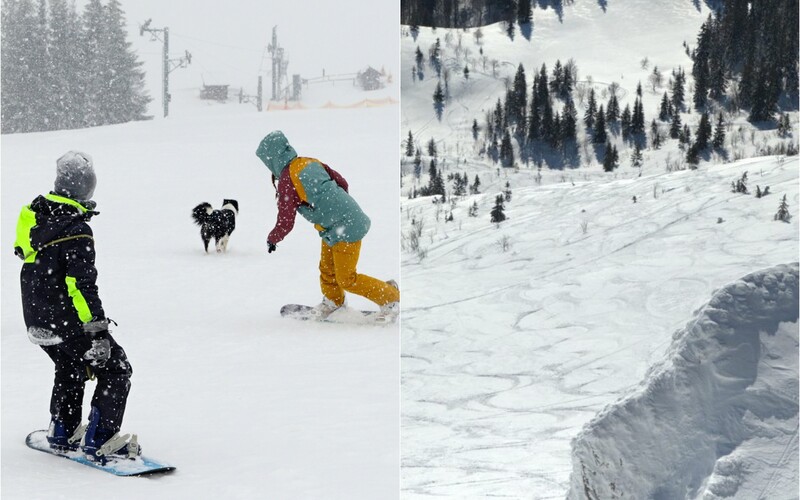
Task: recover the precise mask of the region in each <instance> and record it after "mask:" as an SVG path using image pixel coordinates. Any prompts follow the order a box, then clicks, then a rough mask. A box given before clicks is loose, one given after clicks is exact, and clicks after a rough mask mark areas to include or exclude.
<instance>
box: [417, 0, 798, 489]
mask: <svg viewBox="0 0 800 500" xmlns="http://www.w3.org/2000/svg"><path fill="white" fill-rule="evenodd" d="M708 13H709V12H708V10H707V8H706V7H705V6H704V5H703V4H701V3H699V2H691V1H689V0H687V1H683V0H670V1H667V2H647V1H643V0H641V1H639V0H632V1H630V2H625V3H624V5H622V4H613V3H612V4H610V5H609V4H607V3H606V2H600V3H599V4H598V3H597V2H590V1H580V0H578V1H576V2H574V3H571V4H568V5H564V8H563V12H561V15H559V13H557V12H556V11H553V10H534V22H533V30H532V32H531V33H530V39H528V37H527V36H526V34H525V33H523V32H521V31H520V30H519V28H518V27H517V30H516V35H515V37H514V40H513V41H512V40H510V39H509V37H508V35H507V33H506V30H505V27H504V26H503V25H502V24H498V25H491V26H485V27H482V28H481V33H482V38H481V40H480V43H477V42H476V37H475V33H476V32H477V29H469V30H445V29H441V28H440V29H436V30H435V31H433V30H431V29H429V28H424V27H422V28H420V30H419V33H418V34H417V35H416V39H415V38H414V34H413V33H412V32H411V30H410V29H404V36H403V37H402V41H401V56H402V61H401V69H402V104H401V106H402V121H401V133H402V138H403V139H406V138H407V136H408V132H409V131H411V133H412V135H413V138H414V141H415V144H414V145H415V146H417V147H419V148H420V149H421V150H422V156H421V166H420V167H419V170H420V171H421V172H420V174H421V175H419V177H418V178H417V176H415V174H414V168H415V167H414V164H413V158H411V157H406V156H405V155H404V156H403V159H402V169H403V175H402V178H401V181H402V188H401V194H402V196H403V201H402V202H401V203H402V205H401V207H402V217H401V228H402V242H403V254H402V265H403V285H404V296H403V327H402V328H403V338H402V355H403V361H402V395H403V402H402V409H403V415H402V428H403V435H402V450H403V457H402V466H403V467H402V487H403V491H404V492H405V494H406V495H408V496H409V497H417V496H426V495H443V496H449V497H459V498H463V497H477V496H488V495H498V496H509V497H514V498H520V497H523V498H563V497H564V496H565V495H567V492H568V489H569V487H570V473H571V472H572V470H573V463H572V458H571V441H572V440H573V438H575V436H577V435H578V433H579V432H580V431H581V429H582V428H583V427H584V425H586V424H587V423H588V422H589V421H590V420H591V419H592V418H593V417H594V416H595V415H596V414H597V413H598V412H599V411H601V410H602V409H603V408H604V407H606V406H607V405H609V404H611V403H613V402H614V401H616V400H617V399H619V398H621V397H623V396H625V395H627V394H629V393H630V392H631V391H632V390H634V389H635V388H636V387H638V382H639V381H640V380H642V379H643V378H644V376H645V374H646V373H647V372H648V370H649V369H650V367H651V366H652V365H653V364H654V363H656V362H658V361H659V360H661V359H663V357H664V352H665V350H667V349H668V348H669V346H670V343H671V341H672V339H671V335H672V333H673V332H675V331H676V330H678V329H679V328H680V327H681V326H683V325H684V324H685V323H686V321H687V319H689V318H691V317H692V312H693V311H695V310H697V309H698V308H699V307H700V306H702V305H703V304H705V303H706V302H707V301H708V297H709V296H711V294H712V292H713V291H714V290H717V289H719V288H720V287H722V286H724V285H726V284H728V283H731V282H733V281H734V280H737V279H739V278H741V277H742V276H744V275H747V274H749V273H752V272H754V271H757V270H759V269H764V268H767V267H770V266H775V265H779V264H784V263H787V262H794V261H796V260H797V255H798V224H797V217H796V215H797V205H798V203H800V196H799V195H798V170H799V168H798V159H797V157H796V156H788V157H787V156H782V155H775V154H772V155H769V156H764V155H766V154H770V153H774V152H775V150H776V148H779V147H781V146H780V145H781V144H783V145H784V147H787V145H789V144H794V145H796V144H797V133H796V129H797V124H796V123H794V122H796V113H792V115H791V116H792V119H793V123H794V128H795V131H793V132H792V133H790V134H789V135H788V136H787V137H778V135H777V133H776V131H775V130H767V129H764V130H762V129H759V128H758V127H754V126H752V125H751V124H749V123H748V122H747V121H746V116H747V115H746V113H741V114H737V115H734V114H731V115H729V123H728V125H727V128H726V142H725V146H724V148H723V150H724V151H723V150H720V151H717V152H713V153H710V154H708V155H706V156H704V157H703V158H701V161H700V164H699V168H698V169H697V170H689V169H686V163H685V151H684V150H683V149H681V148H680V147H679V145H678V141H677V140H673V139H667V140H666V141H665V142H664V144H662V146H661V148H660V149H658V150H653V149H645V150H643V156H644V161H643V165H642V167H641V168H632V167H631V158H630V155H631V153H632V150H631V149H628V147H627V146H626V145H625V144H624V143H623V141H622V140H621V138H620V137H619V136H616V135H613V134H612V135H611V136H610V137H611V138H612V139H611V141H612V143H614V144H616V145H617V146H618V147H619V148H620V162H619V163H620V166H619V167H618V168H617V169H616V170H614V172H611V173H606V172H603V169H602V166H601V165H600V161H601V158H598V156H597V154H596V150H595V149H594V146H592V145H591V144H588V143H587V141H590V140H591V138H590V137H589V136H588V135H587V133H586V132H585V131H584V130H583V125H582V118H583V113H584V108H583V107H581V106H580V105H579V103H580V101H579V95H578V92H579V90H576V93H575V94H574V97H575V100H576V105H578V114H579V119H580V120H581V122H580V123H579V127H578V129H579V131H578V144H579V147H578V148H577V153H578V154H577V158H578V161H576V162H574V163H566V164H565V163H564V162H561V161H559V160H558V158H557V156H558V155H555V160H554V161H552V162H551V161H550V159H551V158H553V157H554V156H553V155H541V156H542V158H543V162H542V164H541V167H542V168H541V169H539V168H537V167H538V165H537V164H536V163H535V162H531V163H530V164H526V163H525V162H524V161H520V159H519V155H518V153H519V146H518V144H517V143H516V142H514V144H513V147H514V152H515V155H516V163H517V168H502V167H501V166H500V165H499V164H497V163H494V162H493V161H492V160H491V159H490V158H489V157H488V155H487V154H486V153H485V150H484V142H483V141H484V137H485V136H484V134H485V130H486V128H485V125H486V123H485V118H484V117H485V115H486V113H487V112H490V111H492V110H493V109H494V108H495V105H496V102H497V100H498V98H500V99H501V100H502V99H503V98H504V97H505V93H506V88H507V82H508V83H509V84H510V82H512V81H513V78H514V75H515V73H516V71H517V67H518V65H519V63H522V64H523V65H524V68H525V71H526V76H527V83H528V87H529V90H530V86H531V84H532V78H533V73H534V71H538V70H539V69H540V67H541V65H542V63H546V65H547V71H548V74H549V73H550V72H551V71H552V69H553V66H554V64H555V62H556V60H560V62H561V64H562V65H563V64H565V63H566V61H567V60H569V59H570V58H572V59H574V61H575V64H576V65H577V67H578V70H579V78H578V81H579V85H578V86H577V87H576V88H577V89H580V88H584V89H590V88H593V89H594V90H595V92H596V93H597V95H598V103H602V104H605V103H606V101H607V99H608V94H607V93H606V94H604V93H603V92H604V89H605V90H606V91H607V90H608V89H609V88H610V86H611V84H612V83H616V84H618V91H617V95H618V96H619V97H620V104H621V106H622V107H624V106H625V104H626V103H628V104H631V105H632V104H633V100H634V96H635V92H636V86H637V84H638V82H639V81H641V82H642V87H643V98H642V100H643V105H644V113H645V122H646V123H647V124H648V132H649V124H650V122H651V120H652V119H653V118H654V117H656V115H657V113H658V104H659V100H660V99H661V96H662V95H663V92H664V90H665V88H664V87H662V88H660V89H659V88H657V89H656V91H653V90H652V89H650V88H649V87H648V76H649V74H650V73H652V72H653V68H654V66H658V67H659V69H660V70H661V71H662V72H663V73H664V76H665V80H666V79H668V78H669V74H670V71H671V70H672V69H674V68H678V67H683V68H684V69H685V70H686V72H687V76H689V75H688V73H689V72H690V68H691V60H690V58H689V57H688V56H687V55H686V52H685V48H684V47H683V46H682V43H683V42H684V41H686V42H687V43H688V44H689V45H690V46H692V45H693V44H694V40H695V38H696V36H697V31H698V29H699V26H700V24H701V23H702V22H703V21H704V20H705V19H706V18H707V16H708ZM437 38H439V39H440V45H441V47H442V53H443V55H442V61H443V67H444V68H449V70H450V74H449V82H448V89H449V94H450V96H449V98H448V100H447V101H446V102H445V104H444V108H443V110H442V115H441V120H440V119H439V118H438V117H437V115H436V112H435V108H434V106H433V99H432V96H433V93H434V89H435V87H436V83H437V77H436V72H435V70H434V69H433V68H430V67H429V66H427V60H428V56H429V52H428V51H429V48H430V47H431V46H432V45H433V44H434V43H435V41H436V39H437ZM459 42H460V44H461V46H460V48H459ZM417 46H419V48H420V51H421V52H422V53H423V55H424V58H425V60H426V63H425V65H424V68H423V69H424V71H423V78H422V80H420V79H419V75H418V73H417V74H414V73H412V68H413V67H414V66H415V52H416V49H417ZM481 50H482V52H483V54H481ZM483 56H485V61H486V66H484V65H483V62H484V58H483ZM645 58H647V63H648V64H647V67H646V68H644V67H643V60H644V59H645ZM493 60H494V61H495V64H493V63H492V61H493ZM465 65H467V66H468V67H469V70H470V71H469V78H464V75H463V68H464V66H465ZM493 66H494V68H495V69H494V70H493ZM443 74H444V73H443ZM689 80H691V77H690V76H689ZM441 85H442V86H444V76H443V77H442V80H441ZM690 87H691V81H690V82H689V84H688V85H687V95H689V94H688V91H689V88H690ZM582 104H585V101H584V102H583V103H582ZM473 119H476V120H477V122H478V126H479V127H480V130H479V131H478V139H477V140H476V139H474V138H473V130H472V125H473ZM698 120H699V115H698V114H697V113H696V112H694V111H692V112H685V113H682V122H683V123H688V124H689V125H690V127H691V130H692V134H694V132H695V129H696V125H697V122H698ZM665 126H666V127H668V126H669V124H668V123H667V124H666V125H665ZM431 139H433V141H434V142H435V144H436V149H437V152H436V156H435V158H434V157H433V156H431V155H429V154H428V151H427V145H428V143H429V141H430V140H431ZM584 144H587V145H586V146H585V145H584ZM648 144H649V142H648ZM403 153H404V151H403ZM433 159H435V166H436V169H437V171H438V172H441V173H442V178H443V180H444V181H445V185H446V192H447V201H446V202H444V203H442V202H441V201H439V198H441V197H436V199H434V198H433V197H421V196H420V197H417V198H413V194H414V191H415V190H416V191H417V192H419V191H420V190H421V189H423V188H425V187H427V186H428V185H429V184H430V179H429V176H428V172H429V166H430V163H431V160H433ZM745 173H746V174H747V180H746V183H747V185H748V186H749V187H748V189H749V194H742V193H733V192H732V190H731V184H732V183H735V181H736V180H738V179H741V178H742V177H743V175H744V174H745ZM456 174H459V175H460V176H461V177H462V178H463V177H466V178H467V179H468V181H469V184H470V186H471V185H472V184H473V183H474V179H475V178H476V177H478V178H479V180H480V185H479V187H478V191H479V192H478V193H477V194H472V193H471V192H470V191H469V190H467V193H466V194H464V195H459V196H453V193H454V191H455V178H456V177H455V175H456ZM766 186H769V193H770V194H769V195H767V196H766V197H762V198H758V197H756V196H755V193H756V192H757V191H759V192H760V191H763V190H764V189H765V187H766ZM505 191H509V193H508V195H504V196H505V197H506V200H505V201H504V214H505V216H506V217H507V219H506V220H505V221H503V222H501V223H499V224H495V223H492V222H491V221H490V211H492V209H493V207H494V206H495V205H496V197H497V195H499V194H501V193H503V192H505ZM784 195H786V200H787V203H788V205H789V207H790V208H789V211H790V213H791V214H792V215H793V216H794V217H793V218H792V219H791V220H790V221H789V222H788V223H784V222H780V221H775V220H774V216H775V214H776V212H777V211H778V206H779V204H780V202H781V199H782V198H783V196H784ZM471 213H472V214H473V215H474V216H473V217H471V216H470V214H471ZM782 328H783V329H786V328H789V329H791V328H794V331H795V334H794V335H795V338H796V336H797V334H796V329H797V326H796V324H792V325H789V326H786V325H784V326H782ZM794 373H795V376H796V370H795V372H794ZM740 450H745V448H741V449H740ZM742 452H743V451H742ZM782 467H788V468H792V467H794V468H796V464H793V463H789V464H788V465H787V464H786V463H785V462H784V463H783V465H782ZM711 472H712V471H709V475H710V474H711ZM788 477H791V474H789V475H788ZM707 479H708V478H707ZM709 481H711V479H709ZM709 484H710V482H709ZM709 491H711V490H709ZM741 491H742V492H743V491H745V490H744V489H743V490H741ZM771 491H773V493H774V494H780V492H781V491H782V490H780V489H778V490H775V489H773V490H771ZM740 494H744V493H740ZM792 494H794V493H792ZM779 497H780V496H779ZM601 498H602V495H601ZM626 498H629V497H628V496H626ZM742 498H744V497H742Z"/></svg>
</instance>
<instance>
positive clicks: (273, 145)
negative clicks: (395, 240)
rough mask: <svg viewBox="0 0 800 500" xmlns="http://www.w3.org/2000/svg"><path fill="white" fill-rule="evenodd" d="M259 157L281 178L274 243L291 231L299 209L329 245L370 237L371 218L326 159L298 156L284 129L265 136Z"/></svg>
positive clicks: (271, 235) (270, 237) (258, 153)
mask: <svg viewBox="0 0 800 500" xmlns="http://www.w3.org/2000/svg"><path fill="white" fill-rule="evenodd" d="M256 156H258V158H259V159H260V160H261V161H262V162H263V163H264V165H266V166H267V168H268V169H269V170H270V172H272V174H273V175H274V176H275V178H276V179H278V222H277V223H276V225H275V228H274V229H273V230H272V232H270V236H269V241H270V242H272V243H278V242H279V241H280V240H282V239H283V237H285V236H286V234H288V232H289V231H291V229H292V227H293V226H294V218H295V213H296V212H299V213H300V215H302V216H303V217H304V218H305V219H306V220H308V221H309V222H311V223H313V224H314V225H315V227H316V229H317V231H318V232H319V235H320V237H321V238H322V239H323V241H325V243H327V244H328V245H329V246H332V245H335V244H336V243H339V242H340V241H344V242H349V243H353V242H356V241H361V240H362V239H363V238H364V236H366V234H367V232H368V231H369V227H370V220H369V217H367V215H366V214H365V213H364V211H363V210H361V207H359V206H358V203H356V201H355V200H354V199H353V197H352V196H350V194H348V192H347V190H346V189H347V183H346V181H344V179H343V178H342V177H341V176H340V175H339V174H338V173H337V172H335V171H334V170H333V169H331V168H330V167H328V166H327V165H324V164H323V163H322V162H320V161H318V160H315V159H313V158H306V157H299V156H297V152H296V151H295V150H294V148H293V147H292V146H291V145H290V144H289V141H288V140H287V139H286V136H284V135H283V132H281V131H280V130H276V131H274V132H271V133H269V134H268V135H267V136H266V137H264V139H262V140H261V143H260V144H259V145H258V149H257V150H256Z"/></svg>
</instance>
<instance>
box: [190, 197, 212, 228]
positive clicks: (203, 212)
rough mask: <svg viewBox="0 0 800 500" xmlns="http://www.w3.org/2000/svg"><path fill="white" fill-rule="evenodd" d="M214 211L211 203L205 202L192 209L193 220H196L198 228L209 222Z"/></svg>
mask: <svg viewBox="0 0 800 500" xmlns="http://www.w3.org/2000/svg"><path fill="white" fill-rule="evenodd" d="M212 211H213V209H212V208H211V203H206V202H203V203H201V204H199V205H197V206H196V207H194V208H193V209H192V219H194V223H195V224H197V225H198V226H202V225H203V224H205V223H206V222H207V221H208V218H209V217H210V216H211V212H212Z"/></svg>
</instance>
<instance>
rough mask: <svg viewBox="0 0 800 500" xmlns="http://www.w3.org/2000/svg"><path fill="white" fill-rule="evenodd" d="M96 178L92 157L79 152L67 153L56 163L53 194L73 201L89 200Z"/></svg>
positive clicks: (92, 193)
mask: <svg viewBox="0 0 800 500" xmlns="http://www.w3.org/2000/svg"><path fill="white" fill-rule="evenodd" d="M96 185H97V177H96V176H95V174H94V165H93V163H92V157H91V156H89V155H87V154H86V153H82V152H80V151H68V152H67V153H65V154H64V156H62V157H61V158H59V159H58V161H57V162H56V182H55V189H54V190H53V192H55V194H57V195H60V196H65V197H67V198H70V199H73V200H91V199H92V196H93V195H94V188H95V186H96Z"/></svg>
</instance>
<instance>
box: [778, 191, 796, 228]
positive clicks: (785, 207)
mask: <svg viewBox="0 0 800 500" xmlns="http://www.w3.org/2000/svg"><path fill="white" fill-rule="evenodd" d="M791 218H792V215H791V214H790V213H789V204H788V203H786V195H783V199H782V200H781V204H780V206H778V212H777V213H776V214H775V220H779V221H783V222H789V220H790V219H791Z"/></svg>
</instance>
